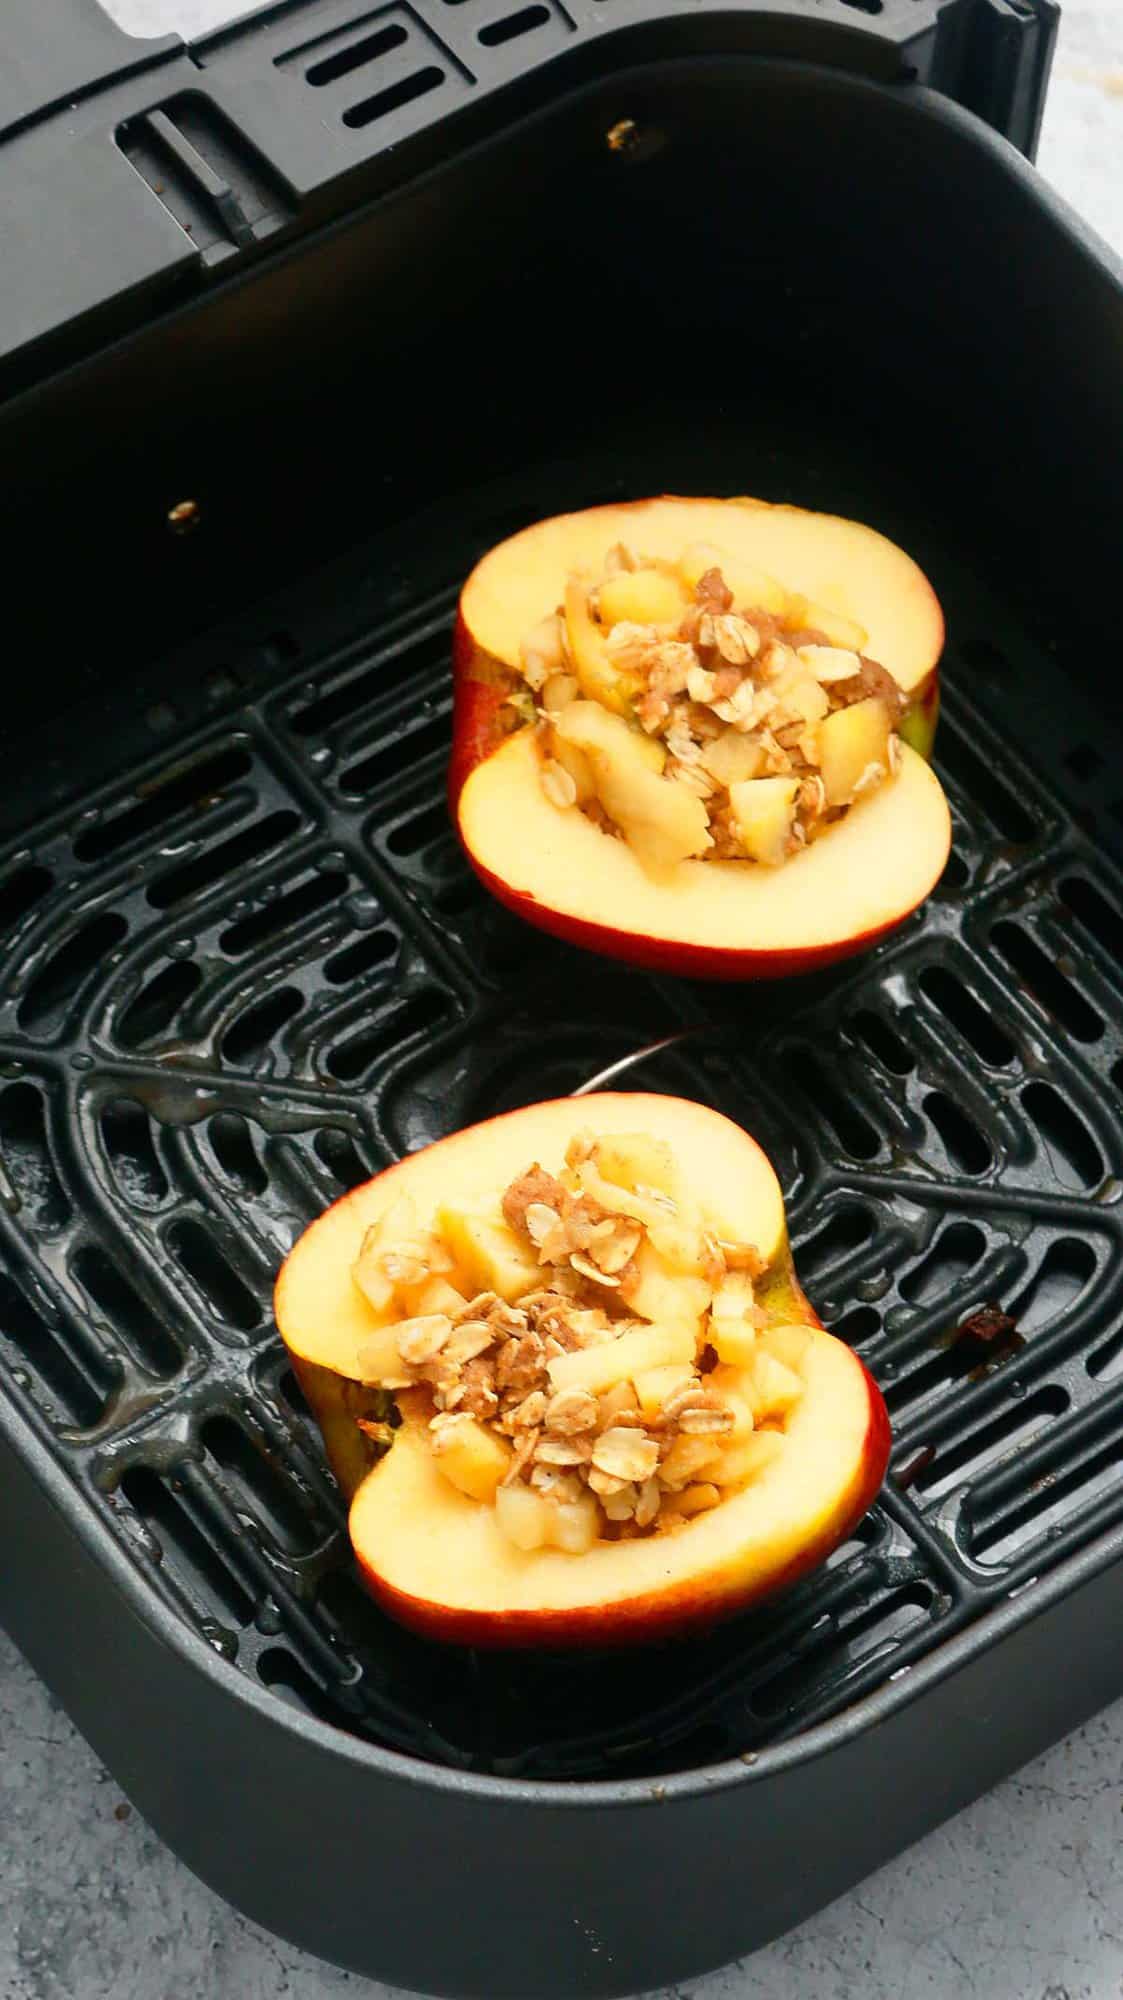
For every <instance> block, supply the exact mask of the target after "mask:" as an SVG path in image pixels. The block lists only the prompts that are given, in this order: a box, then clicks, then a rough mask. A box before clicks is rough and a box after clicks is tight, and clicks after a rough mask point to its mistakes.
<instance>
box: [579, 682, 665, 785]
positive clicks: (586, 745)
mask: <svg viewBox="0 0 1123 2000" xmlns="http://www.w3.org/2000/svg"><path fill="white" fill-rule="evenodd" d="M553 733H554V735H555V737H556V738H557V739H558V740H559V741H560V742H562V743H569V744H572V746H573V748H574V749H575V750H580V751H582V752H583V754H584V755H585V756H586V757H588V758H590V759H593V758H600V759H602V760H603V761H604V763H605V764H606V765H612V766H614V767H617V768H619V769H622V770H633V769H634V770H636V771H639V772H646V773H649V774H651V775H653V776H656V777H657V776H658V775H659V773H660V772H661V771H662V769H663V766H664V764H665V763H666V761H667V753H666V751H665V750H664V748H663V745H662V744H661V743H660V742H659V740H658V738H657V737H654V736H648V735H646V734H645V733H644V731H643V730H642V729H637V728H635V727H634V725H633V724H632V723H630V722H625V721H624V719H623V717H622V716H619V715H608V714H606V712H605V710H604V709H603V708H602V707H601V706H600V704H599V703H598V702H595V701H574V702H570V704H569V706H568V708H566V709H565V710H563V712H562V714H561V715H560V716H558V718H557V720H556V722H555V723H554V726H553Z"/></svg>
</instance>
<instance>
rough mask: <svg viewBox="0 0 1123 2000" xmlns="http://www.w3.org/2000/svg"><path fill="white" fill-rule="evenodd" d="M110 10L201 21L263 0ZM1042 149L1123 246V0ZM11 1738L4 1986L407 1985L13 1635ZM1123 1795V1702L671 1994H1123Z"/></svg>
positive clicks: (1088, 0)
mask: <svg viewBox="0 0 1123 2000" xmlns="http://www.w3.org/2000/svg"><path fill="white" fill-rule="evenodd" d="M9 4H11V0H9ZM90 4H91V5H93V4H94V0H90ZM109 11H110V12H111V13H112V14H114V15H115V16H116V18H117V19H118V20H119V21H120V23H121V25H122V26H124V27H126V28H128V29H130V30H131V31H133V32H134V33H138V34H157V33H160V32H162V31H165V30H167V29H168V28H177V29H179V31H180V32H181V33H184V34H188V33H196V32H198V31H200V30H201V29H204V28H209V27H213V26H214V25H216V24H217V23H218V22H219V21H222V20H226V19H229V18H231V17H232V16H233V15H234V14H235V13H236V12H239V11H243V10H241V9H239V8H238V6H237V5H236V4H231V0H109ZM1039 164H1040V166H1041V169H1042V171H1043V173H1044V174H1045V175H1046V176H1047V178H1048V179H1050V180H1051V181H1052V182H1053V183H1054V184H1055V186H1056V187H1058V188H1059V189H1060V190H1061V192H1062V193H1063V194H1064V195H1065V196H1067V198H1068V200H1069V201H1070V202H1071V203H1072V205H1073V206H1074V207H1075V208H1076V209H1077V210H1078V211H1079V212H1080V214H1082V215H1083V216H1084V217H1085V218H1086V219H1087V220H1088V221H1089V222H1091V223H1092V224H1094V226H1095V227H1096V228H1097V229H1098V230H1099V231H1100V233H1101V234H1102V235H1103V236H1104V237H1106V238H1107V240H1108V241H1109V242H1110V243H1112V244H1113V245H1114V247H1115V248H1116V249H1117V250H1119V251H1123V0H1066V5H1065V10H1064V26H1063V31H1062V37H1061V45H1060V52H1059V56H1058V61H1057V68H1056V71H1055V75H1054V81H1053V86H1052V90H1051V92H1050V98H1049V105H1048V109H1047V112H1046V120H1045V131H1044V137H1043V141H1042V146H1041V154H1040V162H1039ZM1075 1670H1076V1671H1078V1670H1079V1668H1078V1664H1075ZM0 1745H2V1750H0V2000H179V1996H181V1995H184V1996H186V1995H193V1996H194V1995H204V1996H216V2000H277V1997H278V1996H282V1995H286V1994H291V1995H293V1996H299V2000H335V1996H337V1995H343V1994H349V1995H350V1994H356V1995H357V1994H359V1993H362V1994H364V1996H365V1997H366V2000H393V1991H392V1989H390V1988H388V1987H381V1986H375V1985H372V1984H370V1983H369V1982H367V1981H364V1980H361V1979H358V1978H355V1977H354V1976H353V1975H351V1974H349V1973H346V1972H337V1971H335V1970H333V1969H332V1968H331V1967H328V1966H325V1965H323V1964H321V1963H319V1962H318V1961H317V1960H315V1959H311V1958H308V1957H307V1956H305V1955H304V1954H303V1953H301V1952H298V1951H294V1950H292V1949H290V1948H289V1947H288V1946H286V1945H283V1944H280V1943H278V1942H277V1941H276V1940H275V1939H273V1938H271V1937H269V1936H267V1935H266V1934H265V1933H264V1932H263V1931H260V1930H258V1929H257V1927H256V1926H255V1925H253V1924H251V1923H248V1922H246V1921H245V1919H244V1918H242V1917H240V1916H238V1915H237V1914H236V1913H235V1912H234V1911H233V1910H231V1909H229V1908H228V1907H227V1905H226V1904H224V1903H222V1902H220V1901H219V1899H218V1898H217V1897H216V1896H214V1895H212V1893H211V1892H210V1890H208V1889H205V1888H204V1887H203V1886H202V1884H201V1883H200V1882H197V1881H196V1880H195V1878H194V1876H192V1875H190V1874H189V1873H188V1871H187V1869H186V1868H184V1867H183V1866H182V1865H181V1863H180V1862H178V1861H177V1860H176V1859H175V1857H174V1856H173V1855H172V1854H170V1853H169V1852H168V1850H167V1848H165V1847H164V1846H163V1845H162V1844H161V1842H160V1841H159V1840H157V1838H156V1837H155V1835H154V1834H152V1833H150V1832H149V1830H148V1828H147V1827H146V1826H145V1825H144V1823H143V1821H142V1820H141V1819H140V1818H139V1816H138V1815H137V1814H136V1813H135V1812H134V1811H133V1810H132V1809H131V1807H130V1806H129V1805H128V1803H127V1802H126V1801H125V1800H124V1799H122V1797H121V1795H120V1792H119V1791H118V1790H117V1788H116V1786H115V1785H114V1783H113V1781H112V1779H111V1778H110V1777H109V1775H108V1773H107V1772H105V1771H104V1770H102V1769H101V1767H100V1766H99V1765H98V1763H97V1760H96V1758H95V1757H94V1756H93V1755H92V1754H91V1752H90V1751H89V1750H88V1749H87V1748H86V1745H85V1744H84V1743H83V1742H82V1740H81V1738H79V1737H78V1736H76V1735H75V1733H74V1731H73V1729H72V1728H71V1727H70V1724H69V1723H68V1722H67V1720H66V1718H65V1716H64V1715H63V1714H62V1713H61V1712H60V1710H59V1709H58V1708H57V1707H56V1706H55V1704H54V1703H53V1701H52V1700H51V1698H50V1696H49V1695H48V1694H47V1693H46V1690H45V1689H44V1688H43V1687H42V1685H41V1684H40V1683H39V1681H37V1680H36V1678H35V1676H34V1675H33V1674H32V1673H31V1672H30V1670H29V1669H28V1667H26V1666H25V1665H24V1663H23V1661H22V1660H21V1659H20V1658H19V1656H18V1654H17V1653H16V1652H15V1650H14V1648H13V1647H12V1646H11V1645H9V1644H8V1642H7V1641H6V1640H5V1639H4V1638H3V1637H2V1636H0ZM1121 1812H1123V1703H1121V1704H1119V1705H1118V1706H1117V1707H1115V1708H1113V1709H1111V1710H1109V1711H1108V1712H1107V1713H1106V1714H1104V1715H1101V1716H1099V1717H1097V1718H1096V1720H1095V1721H1094V1722H1091V1723H1089V1724H1088V1726H1087V1727H1086V1728H1085V1729H1082V1730H1080V1731H1079V1732H1078V1733H1077V1734H1076V1735H1075V1736H1073V1737H1071V1738H1069V1740H1068V1741H1067V1742H1064V1743H1061V1744H1058V1746H1057V1747H1056V1749H1054V1750H1052V1751H1050V1752H1049V1754H1048V1755H1047V1756H1045V1757H1042V1758H1040V1759H1039V1760H1038V1761H1037V1762H1036V1763H1035V1764H1032V1765H1030V1766H1029V1767H1028V1768H1027V1769H1026V1770H1024V1771H1022V1772H1021V1773H1019V1775H1018V1776H1017V1777H1015V1778H1012V1779H1010V1780H1009V1782H1008V1783H1006V1784H1004V1785H1001V1786H1000V1787H999V1788H998V1789H997V1790H996V1791H994V1792H992V1793H991V1794H990V1795H989V1796H988V1797H986V1798H984V1799H980V1800H979V1801H978V1803H977V1804H976V1805H974V1806H972V1807H971V1808H969V1810H968V1811H966V1812H963V1813H961V1814H960V1815H959V1817H958V1818H957V1819H954V1820H952V1821H951V1822H950V1823H949V1824H948V1825H947V1826H944V1827H941V1828H940V1829H939V1830H938V1831H937V1832H936V1833H933V1834H931V1835H930V1836H929V1838H928V1839H927V1840H924V1841H921V1842H920V1843H919V1844H918V1845H917V1846H915V1847H913V1848H911V1849H910V1850H909V1851H908V1853H906V1854H904V1855H902V1856H901V1857H900V1859H899V1860H897V1861H895V1862H894V1863H892V1864H891V1865H890V1866H889V1867H887V1868H884V1869H882V1870H881V1872H880V1873H879V1874H878V1875H875V1876H873V1877H872V1878H871V1879H870V1880H869V1881H867V1882H865V1883H864V1884H862V1886H861V1887H860V1888H858V1889H857V1890H855V1891H854V1893H853V1894H852V1895H849V1896H846V1897H844V1898H843V1899H842V1900H841V1901H840V1902H837V1903H835V1904H833V1905H832V1907H831V1908H830V1909H828V1910H826V1911H824V1912H823V1913H822V1914H821V1915H820V1916H818V1917H815V1918H814V1919H812V1921H811V1922H810V1923H807V1924H804V1925H803V1926H802V1927H801V1928H800V1929H799V1930H797V1931H793V1932H792V1933H791V1934H790V1935H789V1936H788V1937H786V1938H784V1939H782V1940H781V1941H780V1942H779V1943H777V1944H774V1945H772V1946H770V1947H769V1948H768V1949H767V1950H766V1951H762V1952H759V1953H757V1955H756V1956H755V1957H753V1958H751V1959H748V1960H745V1961H744V1962H742V1963H740V1964H737V1965H731V1966H728V1967H727V1968H726V1969H725V1970H724V1971H722V1972H717V1973H713V1974H712V1975H710V1976H709V1977H708V1978H705V1979H699V1980H693V1981H691V1982H690V1984H689V1988H676V1989H674V1993H673V1995H666V1996H664V1997H663V2000H811V1996H813V2000H922V1996H929V1995H932V1996H947V2000H959V1996H963V2000H975V1996H980V2000H981V1996H984V1995H985V1996H986V2000H1121V1996H1123V1869H1121V1868H1120V1867H1119V1863H1118V1856H1119V1851H1120V1842H1121V1835H1123V1818H1121Z"/></svg>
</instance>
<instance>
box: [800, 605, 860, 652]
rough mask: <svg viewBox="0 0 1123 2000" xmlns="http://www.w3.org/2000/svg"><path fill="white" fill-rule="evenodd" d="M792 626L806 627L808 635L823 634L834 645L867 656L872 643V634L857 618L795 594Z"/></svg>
mask: <svg viewBox="0 0 1123 2000" xmlns="http://www.w3.org/2000/svg"><path fill="white" fill-rule="evenodd" d="M788 623H789V624H790V625H791V626H793V627H795V626H797V625H798V626H803V627H805V629H806V630H807V631H808V632H821V633H822V635H823V637H824V639H829V640H830V643H831V645H832V646H844V647H848V648H849V649H850V650H851V651H852V652H855V653H864V652H865V650H866V647H867V646H868V644H869V637H870V635H869V633H868V632H867V631H866V628H865V626H864V625H859V624H858V621H857V619H856V618H847V617H845V616H844V614H843V613H842V612H841V611H832V610H831V609H830V606H829V605H826V604H816V602H815V600H814V598H813V597H800V596H799V595H797V594H793V595H792V596H791V597H790V598H789V600H788Z"/></svg>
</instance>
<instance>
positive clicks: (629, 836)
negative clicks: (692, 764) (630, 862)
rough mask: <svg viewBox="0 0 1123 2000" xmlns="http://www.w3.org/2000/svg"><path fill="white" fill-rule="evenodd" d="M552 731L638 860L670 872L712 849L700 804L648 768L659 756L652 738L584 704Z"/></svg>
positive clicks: (574, 706)
mask: <svg viewBox="0 0 1123 2000" xmlns="http://www.w3.org/2000/svg"><path fill="white" fill-rule="evenodd" d="M554 730H555V733H556V734H557V735H558V736H560V737H561V738H562V739H563V740H564V741H566V742H568V743H572V744H574V745H575V746H576V747H577V749H579V750H581V751H583V752H584V754H585V756H586V757H587V758H588V760H589V763H590V765H591V766H592V771H593V779H594V782H595V784H596V788H597V797H598V798H599V800H600V802H601V804H602V806H603V807H604V809H605V812H606V813H607V814H608V816H609V818H610V819H611V820H613V821H614V822H615V824H616V825H617V826H618V827H619V828H620V830H621V832H622V833H623V834H624V836H625V838H626V840H627V841H628V844H629V846H631V847H632V848H634V849H635V851H636V853H637V854H639V855H640V856H641V857H642V858H643V859H644V860H646V861H648V862H650V863H651V864H652V865H653V866H655V867H671V866H673V864H674V863H675V862H676V861H685V860H687V859H688V858H689V857H690V856H691V855H696V854H703V853H705V851H706V849H707V847H710V846H711V845H712V841H711V838H710V832H709V818H708V815H707V812H706V807H705V804H704V802H703V800H702V799H700V798H699V797H698V796H697V794H696V793H695V792H691V791H688V790H687V788H686V786H685V785H680V784H676V782H675V781H674V779H673V778H664V777H662V776H660V775H659V773H658V772H657V771H656V769H655V768H654V766H655V764H656V761H657V762H658V765H659V767H660V770H661V768H662V764H663V758H664V753H663V750H662V747H661V746H660V745H659V744H658V743H656V741H655V739H654V738H653V737H650V736H645V735H644V734H643V732H642V730H638V729H630V728H629V727H628V725H627V724H626V723H624V722H622V721H621V719H620V717H619V716H611V715H608V714H606V712H605V710H604V709H603V708H601V707H600V706H599V705H598V704H597V703H596V702H587V701H575V702H573V703H571V705H570V706H569V708H566V709H563V710H562V713H561V714H560V715H559V716H558V718H557V721H556V722H555V724H554Z"/></svg>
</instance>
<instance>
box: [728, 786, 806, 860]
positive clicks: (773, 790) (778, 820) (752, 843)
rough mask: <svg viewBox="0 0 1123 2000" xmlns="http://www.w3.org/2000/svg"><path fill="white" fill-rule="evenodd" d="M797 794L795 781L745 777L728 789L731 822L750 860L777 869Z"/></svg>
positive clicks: (790, 824) (783, 858)
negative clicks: (741, 782) (743, 780)
mask: <svg viewBox="0 0 1123 2000" xmlns="http://www.w3.org/2000/svg"><path fill="white" fill-rule="evenodd" d="M798 791H799V779H798V778H748V779H746V780H745V783H744V784H742V785H731V786H730V790H729V805H730V810H731V812H732V814H733V823H734V826H735V827H736V829H737V837H738V839H739V840H740V842H741V845H742V847H743V848H744V850H745V853H746V854H747V855H748V856H749V859H750V860H751V861H760V862H763V863H764V865H765V866H766V867H768V868H777V867H779V864H780V863H781V861H783V860H785V859H786V857H787V852H788V840H789V837H790V835H791V830H792V821H793V819H794V817H795V801H796V794H797V792H798Z"/></svg>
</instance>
